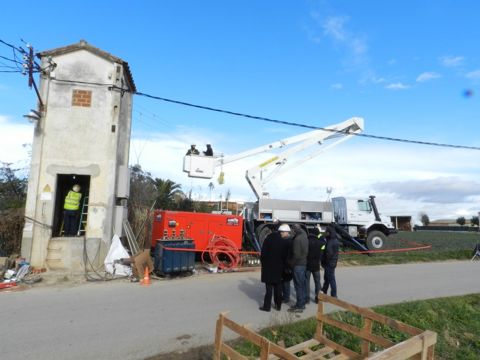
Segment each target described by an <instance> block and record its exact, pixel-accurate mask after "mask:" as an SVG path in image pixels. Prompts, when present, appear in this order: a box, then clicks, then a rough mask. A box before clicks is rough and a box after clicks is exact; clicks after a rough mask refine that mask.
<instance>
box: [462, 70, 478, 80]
mask: <svg viewBox="0 0 480 360" xmlns="http://www.w3.org/2000/svg"><path fill="white" fill-rule="evenodd" d="M465 77H467V78H468V79H473V80H478V79H480V70H475V71H470V72H469V73H467V74H466V75H465Z"/></svg>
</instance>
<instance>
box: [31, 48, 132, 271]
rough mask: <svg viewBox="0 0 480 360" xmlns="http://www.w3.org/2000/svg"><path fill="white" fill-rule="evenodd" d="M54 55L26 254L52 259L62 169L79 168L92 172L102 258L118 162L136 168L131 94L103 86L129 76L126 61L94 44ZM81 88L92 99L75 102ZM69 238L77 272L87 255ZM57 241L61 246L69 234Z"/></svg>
mask: <svg viewBox="0 0 480 360" xmlns="http://www.w3.org/2000/svg"><path fill="white" fill-rule="evenodd" d="M53 61H54V62H55V63H56V64H57V67H56V69H55V70H54V73H52V74H50V75H47V76H43V77H42V78H41V81H40V89H41V90H40V91H41V96H42V99H43V101H44V103H45V108H44V112H43V117H42V119H41V120H40V121H39V123H38V125H37V126H36V129H35V133H34V140H33V148H32V163H31V176H30V178H29V185H28V196H27V205H26V216H27V222H26V225H25V229H24V234H23V241H22V256H24V257H26V258H28V259H29V260H30V262H31V264H32V265H34V266H46V265H48V264H46V259H47V253H48V246H49V242H50V240H51V236H52V230H51V226H52V224H53V215H54V214H53V213H54V205H55V196H56V194H55V190H56V188H57V184H56V180H57V175H58V174H78V175H89V176H90V177H91V178H90V193H89V208H88V223H87V227H86V235H85V236H86V241H87V244H90V243H92V244H93V243H95V244H98V249H99V251H98V254H97V255H98V256H97V262H102V261H103V258H104V256H105V254H106V251H107V250H108V247H109V245H110V241H111V237H112V222H113V218H114V212H115V203H116V186H117V181H118V179H117V174H118V168H119V166H120V165H125V166H128V150H129V146H128V144H129V142H130V124H131V104H132V100H131V94H130V93H128V92H125V93H123V95H122V94H121V92H120V91H117V90H112V89H109V88H108V85H102V84H118V83H120V84H121V83H122V82H124V81H125V80H124V75H123V67H122V65H120V64H116V63H114V62H111V61H110V60H106V59H104V58H102V57H100V56H98V55H95V54H93V53H91V52H89V51H87V50H83V49H81V50H77V51H75V52H70V53H67V54H63V55H59V56H55V57H53ZM118 67H119V68H120V69H119V70H120V71H118ZM62 80H67V81H73V82H66V81H62ZM80 82H88V83H92V82H93V83H98V85H93V84H82V83H80ZM73 90H87V91H91V105H90V106H72V93H73ZM28 218H30V219H33V220H29V219H28ZM64 240H65V242H66V243H64V244H61V245H60V246H57V248H65V249H66V250H65V254H67V253H68V254H69V255H68V256H64V259H63V260H64V263H63V264H61V266H60V267H62V266H63V267H64V268H65V269H70V270H74V269H72V267H73V268H77V267H78V259H77V258H76V256H77V255H78V256H80V257H81V256H82V253H79V254H77V253H78V250H74V249H79V246H78V244H76V245H73V242H71V241H69V240H68V238H65V239H64ZM55 241H56V242H57V245H58V242H62V239H55ZM77 242H78V241H77ZM69 243H70V244H72V245H71V246H69ZM88 247H91V245H88ZM68 259H72V260H68Z"/></svg>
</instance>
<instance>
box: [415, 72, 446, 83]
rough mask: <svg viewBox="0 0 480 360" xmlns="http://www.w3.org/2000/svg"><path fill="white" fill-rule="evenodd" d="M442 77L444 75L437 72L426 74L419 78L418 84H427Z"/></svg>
mask: <svg viewBox="0 0 480 360" xmlns="http://www.w3.org/2000/svg"><path fill="white" fill-rule="evenodd" d="M440 77H442V75H440V74H438V73H436V72H424V73H421V74H420V75H418V76H417V82H426V81H429V80H433V79H438V78H440Z"/></svg>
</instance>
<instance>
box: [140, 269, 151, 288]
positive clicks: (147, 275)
mask: <svg viewBox="0 0 480 360" xmlns="http://www.w3.org/2000/svg"><path fill="white" fill-rule="evenodd" d="M141 283H142V285H146V286H148V285H150V270H149V269H148V266H145V271H144V273H143V280H142V281H141Z"/></svg>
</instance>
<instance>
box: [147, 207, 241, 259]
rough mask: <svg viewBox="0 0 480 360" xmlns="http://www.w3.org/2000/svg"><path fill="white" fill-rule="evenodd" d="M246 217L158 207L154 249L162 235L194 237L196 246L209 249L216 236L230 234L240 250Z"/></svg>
mask: <svg viewBox="0 0 480 360" xmlns="http://www.w3.org/2000/svg"><path fill="white" fill-rule="evenodd" d="M242 232H243V218H242V217H241V216H238V215H226V214H208V213H197V212H186V211H171V210H155V212H154V214H153V228H152V249H154V248H155V246H156V243H157V240H161V239H182V238H184V239H192V240H193V242H194V244H195V250H197V251H203V250H206V249H207V247H208V245H209V243H210V242H211V241H212V239H213V238H214V237H215V236H216V235H217V236H222V237H226V238H228V239H229V240H230V241H232V242H233V243H234V244H235V247H236V248H237V250H240V249H241V247H242Z"/></svg>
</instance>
